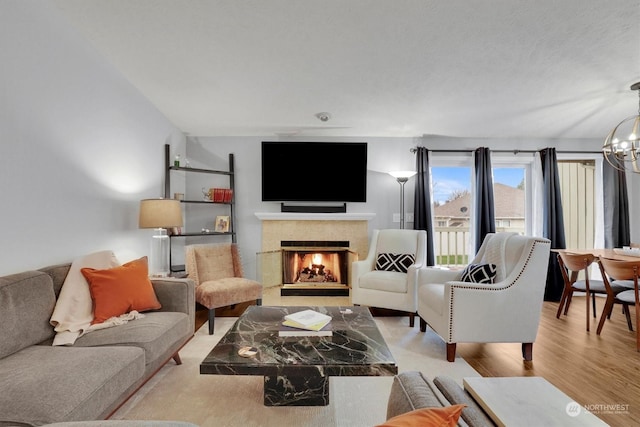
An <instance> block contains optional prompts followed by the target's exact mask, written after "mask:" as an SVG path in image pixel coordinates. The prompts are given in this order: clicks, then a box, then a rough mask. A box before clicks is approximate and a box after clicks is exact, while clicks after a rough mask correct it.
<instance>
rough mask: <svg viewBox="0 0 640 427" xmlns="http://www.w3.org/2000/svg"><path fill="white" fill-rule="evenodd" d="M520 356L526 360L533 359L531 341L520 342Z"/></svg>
mask: <svg viewBox="0 0 640 427" xmlns="http://www.w3.org/2000/svg"><path fill="white" fill-rule="evenodd" d="M522 358H523V359H524V360H526V361H531V360H533V343H532V342H523V343H522Z"/></svg>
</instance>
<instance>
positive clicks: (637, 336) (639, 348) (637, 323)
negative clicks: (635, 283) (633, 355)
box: [636, 288, 640, 351]
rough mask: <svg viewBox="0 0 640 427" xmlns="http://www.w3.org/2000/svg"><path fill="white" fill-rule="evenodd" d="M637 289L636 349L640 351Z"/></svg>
mask: <svg viewBox="0 0 640 427" xmlns="http://www.w3.org/2000/svg"><path fill="white" fill-rule="evenodd" d="M637 291H638V289H637V288H636V350H637V351H640V301H638V293H637Z"/></svg>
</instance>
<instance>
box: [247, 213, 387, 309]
mask: <svg viewBox="0 0 640 427" xmlns="http://www.w3.org/2000/svg"><path fill="white" fill-rule="evenodd" d="M256 216H257V217H258V218H259V219H260V220H261V221H262V227H261V228H262V247H261V249H262V250H261V252H259V253H258V254H257V255H258V256H257V258H256V261H257V265H256V270H257V277H258V280H259V281H260V282H261V283H262V284H263V286H265V287H271V286H281V287H282V288H281V292H280V293H281V295H305V296H307V295H308V296H313V295H323V296H333V295H340V296H348V295H349V288H350V277H349V275H350V272H349V270H350V268H351V263H352V262H353V261H357V260H358V259H363V258H365V257H366V256H367V252H368V243H369V242H368V222H369V220H371V219H372V218H374V217H375V214H367V213H354V214H351V213H341V214H326V213H323V214H309V213H306V214H299V213H280V212H278V213H266V212H261V213H256ZM290 252H302V254H300V255H296V256H297V257H299V258H302V255H304V259H297V260H296V258H294V255H293V254H292V253H290ZM315 254H319V255H322V261H320V263H319V264H318V263H317V262H314V261H313V255H315ZM327 256H330V257H329V258H327ZM290 258H293V260H291V259H290ZM335 258H337V260H335ZM292 263H293V264H295V263H298V267H297V268H294V269H293V272H290V273H287V276H286V277H285V273H284V271H285V269H284V266H285V265H290V264H292ZM309 264H310V265H309ZM314 264H316V267H314ZM320 266H324V268H323V269H322V270H323V271H322V272H323V273H325V275H324V277H319V276H322V275H321V274H318V273H320ZM305 268H308V270H307V271H306V272H305V271H304V269H305ZM316 268H317V269H318V271H317V272H316V271H315V269H316ZM312 270H313V271H312ZM327 270H330V274H329V275H327V274H326V273H327ZM301 273H302V274H304V276H302V279H303V280H302V281H298V279H299V277H298V276H301ZM285 279H286V280H285ZM330 280H336V281H335V282H334V281H330Z"/></svg>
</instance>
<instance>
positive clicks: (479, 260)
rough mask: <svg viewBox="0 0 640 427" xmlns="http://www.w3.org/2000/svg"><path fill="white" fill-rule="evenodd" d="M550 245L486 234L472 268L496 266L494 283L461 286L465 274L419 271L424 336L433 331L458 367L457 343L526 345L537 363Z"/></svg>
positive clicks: (540, 240) (526, 351)
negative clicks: (535, 349) (535, 350)
mask: <svg viewBox="0 0 640 427" xmlns="http://www.w3.org/2000/svg"><path fill="white" fill-rule="evenodd" d="M550 246H551V244H550V241H549V240H548V239H544V238H541V237H527V236H520V235H518V234H516V233H490V234H487V235H486V237H485V239H484V241H483V243H482V246H481V247H480V249H479V251H478V253H477V255H476V257H475V258H474V260H473V261H472V262H471V264H495V265H496V266H497V271H496V277H495V279H494V283H491V284H483V283H471V282H461V281H460V280H461V276H462V271H452V270H444V269H438V268H430V267H426V268H422V269H420V271H419V283H420V284H419V285H418V316H420V330H421V331H423V332H424V331H426V326H427V325H429V326H430V327H431V328H432V329H433V330H434V331H435V332H436V333H437V334H438V335H439V336H440V337H441V338H442V339H443V340H444V341H445V342H446V344H447V360H448V361H449V362H453V361H454V360H455V354H456V343H458V342H475V343H491V342H517V343H522V356H523V358H524V359H525V360H532V357H533V342H534V341H535V339H536V335H537V333H538V324H539V322H540V312H541V310H542V303H543V300H544V289H545V284H546V279H547V269H548V266H549V252H550Z"/></svg>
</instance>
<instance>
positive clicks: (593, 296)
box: [591, 293, 597, 319]
mask: <svg viewBox="0 0 640 427" xmlns="http://www.w3.org/2000/svg"><path fill="white" fill-rule="evenodd" d="M591 301H592V302H593V318H594V319H595V318H596V317H597V316H596V294H595V293H592V294H591Z"/></svg>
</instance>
